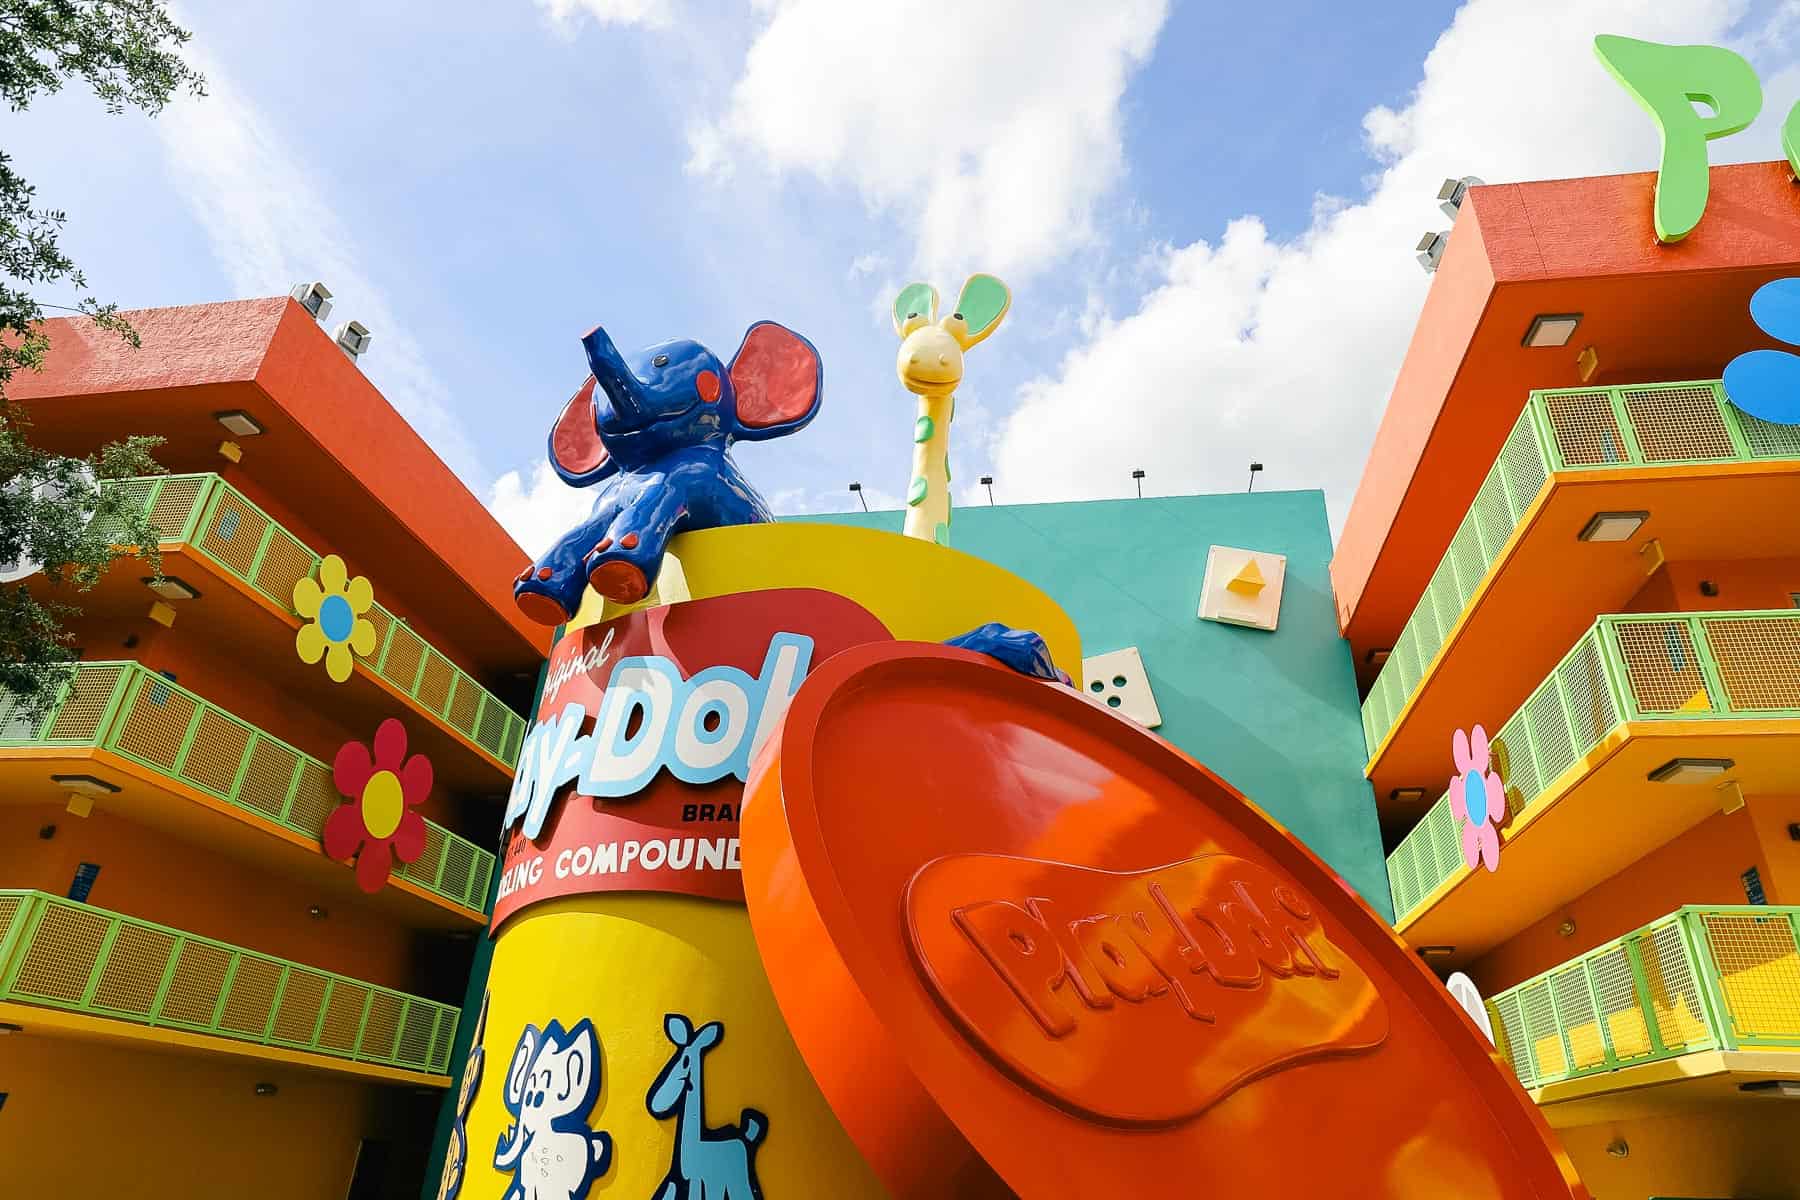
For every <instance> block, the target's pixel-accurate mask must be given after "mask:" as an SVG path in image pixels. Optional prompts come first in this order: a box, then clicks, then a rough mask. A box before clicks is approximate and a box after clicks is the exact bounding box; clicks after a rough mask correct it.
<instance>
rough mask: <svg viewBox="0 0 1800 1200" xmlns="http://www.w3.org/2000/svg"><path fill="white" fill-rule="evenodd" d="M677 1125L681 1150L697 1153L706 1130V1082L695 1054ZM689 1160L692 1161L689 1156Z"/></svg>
mask: <svg viewBox="0 0 1800 1200" xmlns="http://www.w3.org/2000/svg"><path fill="white" fill-rule="evenodd" d="M677 1125H678V1129H677V1132H676V1136H677V1138H678V1139H679V1141H680V1145H681V1150H682V1152H683V1153H684V1154H686V1155H689V1156H692V1155H695V1154H697V1153H698V1152H699V1150H700V1142H701V1140H702V1136H703V1135H704V1134H705V1132H706V1083H705V1081H704V1076H703V1075H702V1072H701V1066H700V1056H699V1055H697V1054H696V1055H695V1056H694V1078H693V1081H692V1083H690V1084H689V1090H688V1093H687V1095H686V1096H684V1097H682V1105H681V1117H680V1119H679V1120H678V1121H677ZM689 1161H692V1159H691V1157H690V1159H689Z"/></svg>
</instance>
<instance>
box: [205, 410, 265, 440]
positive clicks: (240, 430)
mask: <svg viewBox="0 0 1800 1200" xmlns="http://www.w3.org/2000/svg"><path fill="white" fill-rule="evenodd" d="M213 420H215V421H217V422H218V423H219V424H221V425H223V426H224V427H225V428H226V429H228V430H230V431H231V432H232V433H233V434H235V435H237V436H238V437H255V436H256V435H257V434H259V433H262V432H264V430H263V427H262V422H260V421H258V420H257V419H256V418H255V417H253V416H251V415H250V414H249V413H247V412H245V411H244V410H243V409H241V408H234V409H232V410H231V411H230V412H216V413H214V414H213Z"/></svg>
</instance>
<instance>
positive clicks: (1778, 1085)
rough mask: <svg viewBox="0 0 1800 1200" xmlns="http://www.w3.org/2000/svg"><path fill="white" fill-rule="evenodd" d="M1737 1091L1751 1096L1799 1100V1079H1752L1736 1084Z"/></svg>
mask: <svg viewBox="0 0 1800 1200" xmlns="http://www.w3.org/2000/svg"><path fill="white" fill-rule="evenodd" d="M1738 1091H1740V1092H1745V1093H1748V1094H1749V1095H1752V1096H1775V1097H1778V1098H1780V1099H1784V1100H1800V1079H1753V1080H1751V1081H1750V1082H1749V1083H1740V1084H1738Z"/></svg>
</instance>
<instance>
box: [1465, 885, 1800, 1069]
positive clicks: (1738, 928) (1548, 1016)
mask: <svg viewBox="0 0 1800 1200" xmlns="http://www.w3.org/2000/svg"><path fill="white" fill-rule="evenodd" d="M1487 1007H1488V1014H1489V1016H1491V1017H1492V1018H1493V1021H1492V1024H1493V1026H1494V1040H1495V1042H1496V1043H1497V1045H1498V1047H1499V1049H1500V1052H1501V1054H1502V1055H1504V1056H1505V1057H1507V1058H1508V1059H1510V1060H1511V1061H1512V1065H1513V1070H1514V1071H1516V1072H1517V1073H1518V1076H1519V1082H1521V1083H1523V1084H1524V1085H1525V1086H1526V1087H1541V1086H1543V1085H1544V1084H1547V1083H1556V1082H1558V1081H1559V1080H1563V1079H1574V1078H1576V1077H1578V1076H1582V1075H1596V1074H1600V1073H1602V1072H1605V1071H1616V1070H1618V1069H1619V1068H1620V1067H1633V1066H1637V1065H1638V1064H1640V1063H1647V1062H1655V1061H1657V1060H1658V1059H1664V1058H1674V1057H1676V1056H1677V1055H1681V1054H1689V1053H1692V1052H1694V1051H1697V1050H1736V1049H1739V1048H1740V1047H1744V1046H1753V1047H1758V1048H1767V1047H1784V1046H1785V1047H1793V1048H1795V1049H1796V1050H1800V907H1795V906H1792V905H1787V906H1762V905H1748V904H1741V905H1732V906H1729V907H1723V908H1703V907H1696V906H1689V907H1686V908H1682V909H1678V910H1676V911H1675V912H1673V913H1671V914H1669V915H1668V916H1666V917H1662V918H1660V919H1658V920H1656V921H1652V922H1651V923H1650V924H1648V925H1646V926H1644V927H1643V928H1642V929H1639V930H1635V931H1634V932H1632V933H1628V934H1626V935H1625V936H1624V937H1622V938H1619V939H1618V940H1617V941H1612V942H1608V943H1607V944H1606V945H1604V946H1601V947H1598V948H1597V949H1594V950H1590V951H1588V952H1587V953H1586V954H1583V955H1582V956H1581V957H1579V958H1576V959H1571V960H1570V961H1569V962H1566V963H1563V964H1562V965H1561V966H1559V967H1555V968H1553V969H1552V970H1550V971H1546V972H1545V973H1544V974H1542V975H1539V976H1538V977H1537V978H1535V979H1530V980H1527V981H1526V982H1524V983H1521V984H1519V985H1518V986H1517V987H1514V988H1509V989H1508V990H1506V991H1504V992H1501V993H1500V994H1499V995H1497V996H1495V997H1493V998H1492V999H1491V1000H1489V1001H1488V1002H1487Z"/></svg>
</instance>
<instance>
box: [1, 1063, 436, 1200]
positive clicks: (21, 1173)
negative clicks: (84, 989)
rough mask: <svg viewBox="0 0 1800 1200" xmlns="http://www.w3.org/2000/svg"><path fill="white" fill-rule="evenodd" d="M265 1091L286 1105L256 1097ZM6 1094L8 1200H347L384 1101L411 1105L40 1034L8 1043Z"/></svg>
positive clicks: (363, 1089) (271, 1072)
mask: <svg viewBox="0 0 1800 1200" xmlns="http://www.w3.org/2000/svg"><path fill="white" fill-rule="evenodd" d="M259 1081H267V1082H270V1083H274V1084H275V1085H276V1087H277V1089H278V1090H277V1092H276V1094H275V1095H273V1096H258V1095H256V1092H255V1088H256V1084H257V1083H258V1082H259ZM0 1091H4V1092H6V1093H7V1097H6V1103H5V1105H4V1106H3V1107H0V1196H7V1197H15V1196H16V1197H20V1198H21V1200H23V1198H24V1197H28V1196H41V1197H45V1198H50V1197H57V1198H63V1197H67V1198H68V1200H76V1198H79V1200H175V1198H177V1197H179V1198H180V1200H244V1198H245V1197H252V1196H253V1197H257V1198H258V1200H341V1198H342V1197H343V1196H344V1195H345V1192H346V1190H347V1189H348V1187H349V1185H350V1176H351V1171H352V1169H353V1168H354V1166H355V1163H356V1155H357V1150H358V1147H359V1145H360V1143H361V1141H362V1139H363V1138H364V1137H365V1136H371V1135H372V1134H371V1129H372V1127H374V1126H377V1125H379V1124H381V1121H382V1118H381V1114H380V1110H381V1109H382V1108H383V1107H384V1106H383V1104H382V1103H381V1101H382V1099H384V1098H392V1097H394V1096H401V1097H405V1093H396V1092H393V1091H391V1090H389V1089H381V1088H376V1087H374V1086H371V1085H368V1084H363V1083H356V1082H352V1081H349V1080H340V1079H336V1078H333V1077H331V1076H328V1075H323V1074H318V1073H313V1072H305V1071H286V1070H281V1069H279V1068H275V1067H271V1066H268V1065H264V1064H251V1063H238V1062H234V1061H231V1060H226V1059H215V1058H209V1057H205V1056H195V1055H177V1054H167V1053H155V1052H150V1051H141V1050H135V1049H129V1048H124V1047H120V1046H114V1045H103V1044H100V1043H95V1042H87V1041H81V1040H77V1039H74V1038H50V1037H38V1036H33V1035H31V1034H30V1033H24V1034H12V1035H9V1036H7V1037H6V1038H4V1039H0ZM416 1179H417V1172H416V1171H415V1172H414V1180H415V1186H416Z"/></svg>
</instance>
